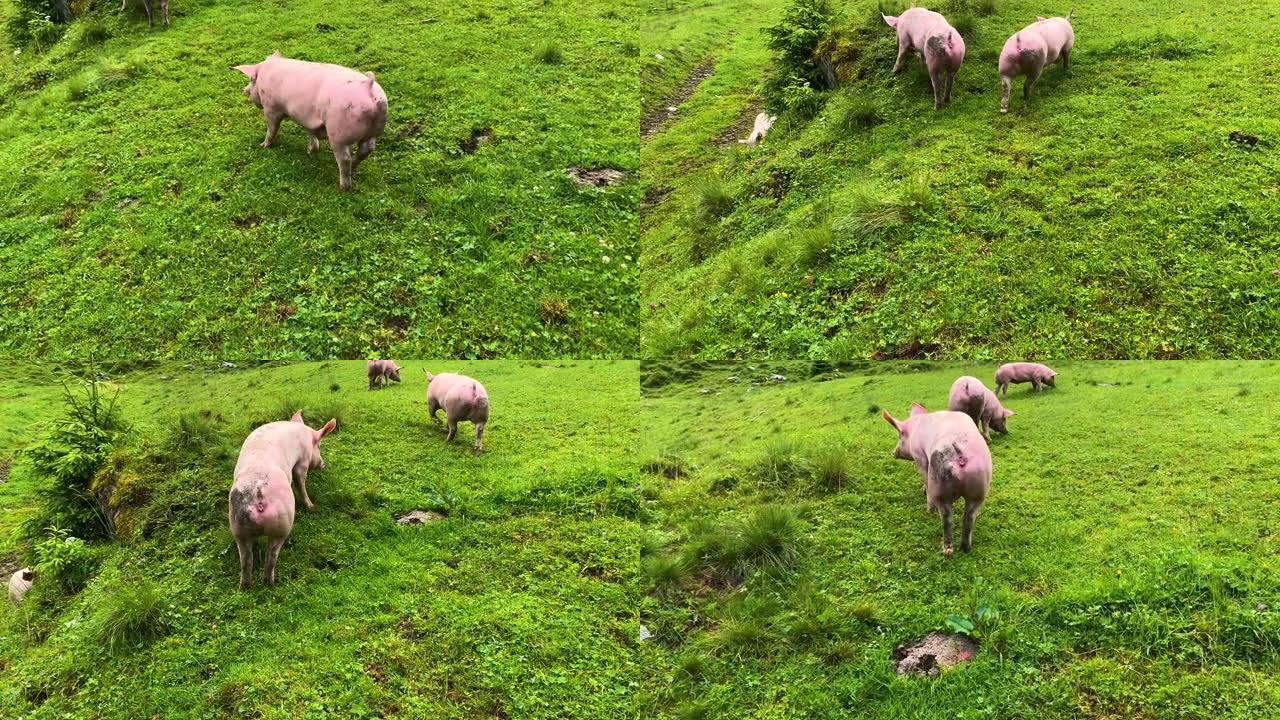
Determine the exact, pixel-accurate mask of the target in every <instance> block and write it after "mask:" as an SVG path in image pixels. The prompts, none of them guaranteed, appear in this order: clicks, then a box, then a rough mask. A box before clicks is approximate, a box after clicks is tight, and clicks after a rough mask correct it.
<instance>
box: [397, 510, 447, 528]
mask: <svg viewBox="0 0 1280 720" xmlns="http://www.w3.org/2000/svg"><path fill="white" fill-rule="evenodd" d="M443 519H444V515H441V514H440V513H438V512H436V511H434V510H414V511H412V512H407V513H404V514H403V515H397V516H396V524H397V525H426V524H427V523H432V522H438V521H440V520H443Z"/></svg>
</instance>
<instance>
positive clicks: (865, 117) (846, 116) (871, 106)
mask: <svg viewBox="0 0 1280 720" xmlns="http://www.w3.org/2000/svg"><path fill="white" fill-rule="evenodd" d="M880 120H881V118H880V112H879V110H877V109H876V104H875V103H874V102H872V101H871V99H870V98H865V97H856V98H854V99H852V100H850V101H849V102H848V103H846V104H845V106H844V108H842V109H841V111H840V117H839V119H838V120H837V126H838V127H839V128H840V129H841V130H843V131H845V132H857V131H859V130H865V129H867V128H869V127H874V126H875V125H877V124H879V123H880Z"/></svg>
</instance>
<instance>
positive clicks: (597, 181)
mask: <svg viewBox="0 0 1280 720" xmlns="http://www.w3.org/2000/svg"><path fill="white" fill-rule="evenodd" d="M565 172H567V173H568V174H569V179H570V180H572V181H573V182H574V184H575V185H577V186H578V187H604V186H605V185H617V184H618V183H620V182H622V179H623V178H625V177H626V176H627V174H626V173H625V172H623V171H621V170H615V169H613V168H584V167H579V166H577V165H574V166H573V167H571V168H569V169H568V170H566V171H565Z"/></svg>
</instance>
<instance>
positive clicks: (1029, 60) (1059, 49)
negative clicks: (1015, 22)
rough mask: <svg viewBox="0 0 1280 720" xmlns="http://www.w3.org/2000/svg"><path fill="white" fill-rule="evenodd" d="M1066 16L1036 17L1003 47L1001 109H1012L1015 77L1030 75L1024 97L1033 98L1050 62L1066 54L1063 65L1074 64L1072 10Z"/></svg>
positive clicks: (1001, 60) (1026, 99) (1024, 87)
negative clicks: (1033, 91)
mask: <svg viewBox="0 0 1280 720" xmlns="http://www.w3.org/2000/svg"><path fill="white" fill-rule="evenodd" d="M1072 12H1075V10H1074V9H1072V10H1071V12H1068V13H1067V16H1066V17H1054V18H1042V17H1038V18H1036V21H1035V22H1033V23H1031V24H1030V25H1028V26H1026V27H1024V28H1022V29H1021V30H1019V31H1018V32H1016V33H1014V34H1013V37H1011V38H1009V39H1008V40H1006V41H1005V43H1004V49H1002V50H1001V51H1000V112H1002V113H1007V112H1009V90H1010V88H1011V87H1012V86H1013V79H1014V78H1015V77H1017V76H1019V75H1026V76H1027V79H1026V81H1025V82H1024V83H1023V85H1022V99H1023V100H1024V101H1028V100H1030V99H1031V86H1032V85H1035V84H1036V80H1039V79H1040V73H1041V72H1042V71H1043V70H1044V68H1045V66H1046V65H1052V64H1053V63H1054V62H1056V61H1057V60H1058V58H1059V57H1061V58H1062V69H1063V70H1066V69H1067V68H1069V67H1070V66H1071V47H1072V46H1073V45H1075V42H1076V36H1075V32H1074V31H1072V29H1071V13H1072Z"/></svg>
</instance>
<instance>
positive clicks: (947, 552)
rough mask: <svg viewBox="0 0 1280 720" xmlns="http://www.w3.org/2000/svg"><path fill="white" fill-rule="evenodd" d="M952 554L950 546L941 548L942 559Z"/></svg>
mask: <svg viewBox="0 0 1280 720" xmlns="http://www.w3.org/2000/svg"><path fill="white" fill-rule="evenodd" d="M952 552H954V551H953V550H952V549H951V547H950V546H947V545H943V546H942V555H943V556H944V557H951V553H952Z"/></svg>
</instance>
